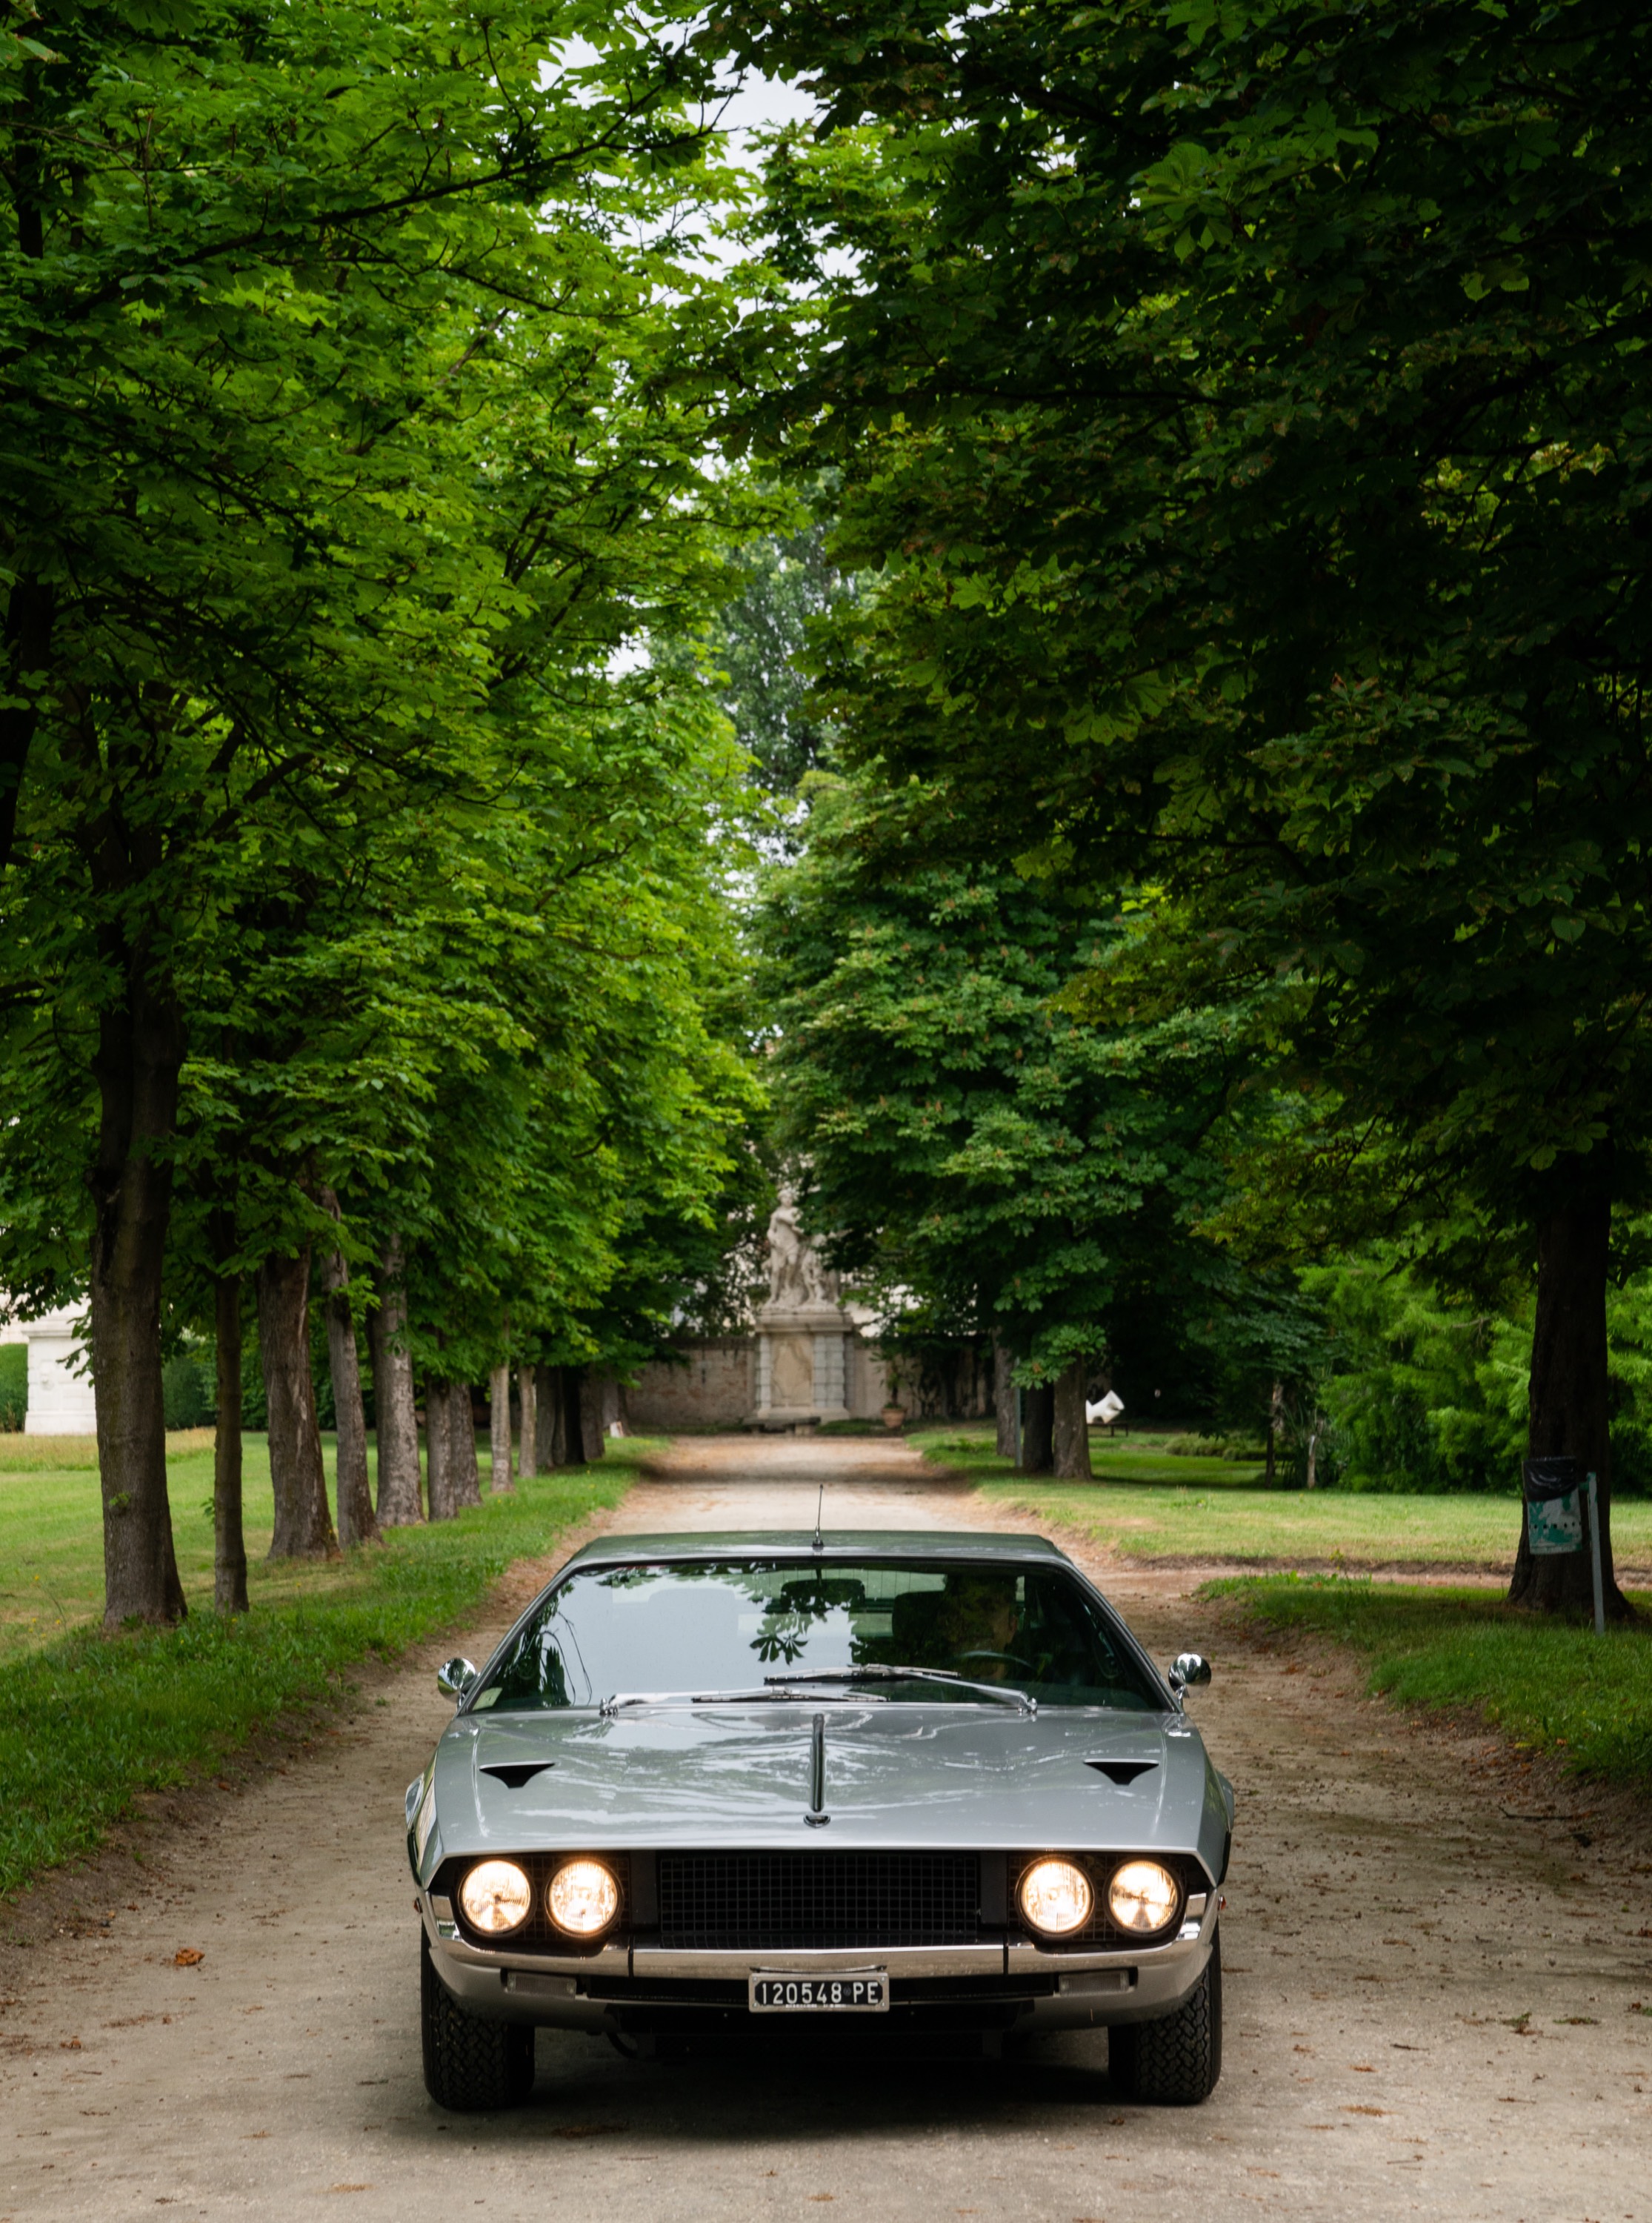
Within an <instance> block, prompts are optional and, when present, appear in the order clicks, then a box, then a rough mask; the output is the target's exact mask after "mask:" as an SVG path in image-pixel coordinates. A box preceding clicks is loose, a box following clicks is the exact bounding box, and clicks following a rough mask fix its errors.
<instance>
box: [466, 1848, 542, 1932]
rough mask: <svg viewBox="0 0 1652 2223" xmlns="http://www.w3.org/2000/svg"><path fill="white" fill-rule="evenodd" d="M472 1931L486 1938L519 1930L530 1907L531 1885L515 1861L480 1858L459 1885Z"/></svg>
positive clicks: (531, 1901)
mask: <svg viewBox="0 0 1652 2223" xmlns="http://www.w3.org/2000/svg"><path fill="white" fill-rule="evenodd" d="M459 1904H460V1905H461V1906H462V1907H463V1909H464V1911H465V1920H466V1921H467V1922H468V1924H470V1926H471V1928H472V1929H473V1930H481V1931H482V1932H483V1933H484V1935H486V1936H489V1937H499V1936H503V1934H504V1933H505V1931H506V1930H520V1929H521V1927H522V1925H523V1924H524V1922H525V1921H526V1920H527V1918H528V1917H529V1915H530V1913H531V1911H532V1910H533V1886H532V1885H531V1883H530V1882H529V1881H528V1879H527V1878H526V1876H524V1874H523V1873H522V1871H521V1869H520V1868H519V1867H518V1866H517V1864H516V1862H515V1861H478V1862H477V1864H476V1866H475V1867H474V1868H472V1869H471V1871H470V1873H469V1874H468V1876H467V1877H466V1878H465V1880H464V1881H463V1882H462V1884H461V1885H460V1886H459Z"/></svg>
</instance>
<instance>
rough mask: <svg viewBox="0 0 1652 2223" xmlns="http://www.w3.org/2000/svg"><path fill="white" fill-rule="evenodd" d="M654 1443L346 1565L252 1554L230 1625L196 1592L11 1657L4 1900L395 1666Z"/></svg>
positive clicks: (404, 1534) (612, 1499)
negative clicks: (132, 1815)
mask: <svg viewBox="0 0 1652 2223" xmlns="http://www.w3.org/2000/svg"><path fill="white" fill-rule="evenodd" d="M655 1449H657V1445H655V1444H653V1443H651V1442H650V1440H649V1439H645V1438H631V1439H626V1440H625V1441H624V1442H620V1443H616V1444H614V1445H611V1446H610V1451H611V1452H612V1453H614V1454H618V1455H617V1456H611V1457H609V1458H605V1459H604V1460H603V1462H602V1464H600V1465H599V1466H596V1467H586V1468H578V1469H574V1470H567V1471H564V1472H562V1473H558V1474H553V1475H543V1476H540V1477H537V1479H535V1480H533V1481H528V1482H523V1483H518V1488H517V1490H516V1492H515V1494H514V1495H513V1496H503V1497H489V1498H487V1500H486V1501H485V1502H483V1504H482V1505H481V1507H480V1508H477V1509H475V1510H474V1511H472V1512H469V1513H465V1514H462V1515H460V1517H459V1518H458V1519H457V1520H456V1521H443V1522H439V1523H437V1525H436V1526H435V1527H420V1528H403V1529H399V1530H397V1531H395V1532H394V1533H393V1535H392V1536H391V1537H390V1539H389V1540H388V1541H387V1542H386V1544H385V1545H384V1546H382V1547H379V1546H367V1547H366V1548H364V1549H361V1550H360V1551H356V1552H351V1553H350V1554H349V1556H348V1558H346V1559H342V1560H335V1561H332V1562H330V1563H327V1564H325V1565H299V1564H297V1563H292V1562H288V1563H286V1564H284V1565H281V1566H280V1567H277V1568H273V1569H272V1568H268V1567H266V1566H263V1565H259V1566H257V1567H256V1568H255V1569H254V1574H253V1579H252V1584H251V1589H252V1598H253V1610H252V1611H251V1613H249V1614H248V1615H244V1616H242V1617H240V1618H237V1619H236V1620H233V1621H224V1620H221V1619H219V1617H218V1616H217V1615H216V1614H214V1613H212V1612H211V1611H210V1609H208V1610H202V1609H200V1607H199V1605H198V1603H195V1602H194V1601H192V1606H193V1609H192V1613H191V1615H190V1618H189V1619H188V1620H187V1621H186V1622H184V1623H183V1625H182V1626H181V1627H179V1628H175V1629H140V1630H136V1631H133V1632H130V1633H129V1634H123V1635H121V1636H118V1637H115V1638H112V1639H111V1638H105V1637H104V1636H102V1635H100V1634H97V1632H96V1630H95V1629H94V1628H88V1627H81V1628H75V1629H73V1630H72V1632H71V1633H70V1634H67V1635H64V1636H60V1637H57V1638H55V1639H53V1640H52V1641H50V1642H47V1643H45V1644H36V1645H35V1646H33V1647H30V1648H28V1649H27V1650H24V1651H22V1652H21V1653H13V1655H12V1656H11V1658H10V1659H9V1660H8V1662H7V1665H6V1670H5V1678H4V1685H3V1697H0V1783H3V1784H4V1785H5V1797H4V1798H3V1800H0V1896H7V1895H9V1894H11V1893H13V1892H16V1891H17V1890H18V1889H19V1888H20V1887H21V1886H22V1885H23V1884H25V1883H26V1882H27V1881H28V1879H29V1878H30V1877H31V1876H33V1875H36V1874H38V1873H40V1872H41V1870H42V1869H45V1868H47V1867H54V1866H57V1865H58V1864H60V1862H62V1861H66V1860H72V1859H73V1858H75V1857H76V1856H78V1855H81V1854H84V1853H87V1852H90V1851H91V1850H93V1849H94V1848H96V1847H97V1844H98V1843H99V1842H101V1841H102V1840H103V1838H104V1836H105V1835H106V1833H107V1831H108V1830H109V1829H110V1826H111V1825H112V1824H113V1823H116V1822H117V1821H119V1820H120V1819H121V1817H122V1816H123V1815H125V1814H127V1813H128V1812H129V1811H130V1810H131V1807H132V1804H133V1800H134V1798H135V1797H136V1795H137V1794H138V1793H140V1792H146V1791H159V1790H164V1789H167V1788H169V1787H171V1786H173V1785H178V1784H181V1783H185V1782H188V1781H191V1780H193V1779H197V1778H198V1777H200V1776H201V1775H204V1774H206V1773H210V1772H211V1771H212V1770H213V1769H214V1768H215V1767H217V1766H222V1764H223V1761H224V1760H225V1759H226V1758H227V1757H228V1755H229V1754H231V1753H232V1752H234V1751H235V1750H236V1748H238V1747H240V1746H242V1745H245V1744H246V1743H248V1741H250V1740H251V1739H252V1738H254V1737H255V1736H257V1735H259V1734H260V1732H261V1731H262V1730H264V1729H267V1728H269V1727H270V1726H271V1724H272V1723H273V1722H277V1721H279V1720H280V1719H281V1718H282V1717H284V1716H286V1717H290V1716H292V1715H293V1714H294V1713H295V1712H298V1711H300V1710H303V1709H305V1708H308V1707H312V1706H315V1705H317V1704H318V1703H323V1702H325V1701H326V1700H328V1699H329V1698H330V1697H333V1696H335V1695H336V1692H337V1691H338V1689H339V1686H340V1682H341V1678H342V1677H343V1676H344V1675H345V1674H346V1672H347V1671H348V1670H349V1668H350V1667H352V1666H355V1665H356V1664H357V1663H358V1662H360V1661H361V1660H362V1659H367V1658H369V1657H376V1658H378V1659H393V1658H395V1657H396V1655H397V1654H398V1653H399V1652H400V1651H401V1650H402V1649H403V1648H404V1647H406V1646H407V1645H410V1644H413V1643H417V1642H418V1640H420V1639H421V1638H422V1637H425V1636H428V1635H430V1634H432V1633H433V1632H434V1631H436V1630H437V1629H439V1628H443V1626H444V1625H445V1624H446V1623H448V1622H452V1621H454V1620H455V1619H457V1618H458V1617H460V1616H461V1615H464V1614H466V1613H468V1612H470V1611H472V1610H474V1609H475V1608H476V1607H477V1606H478V1605H480V1604H481V1602H482V1600H483V1599H484V1598H485V1597H486V1596H487V1593H488V1592H489V1590H491V1589H492V1588H493V1584H495V1583H496V1582H497V1581H498V1580H499V1577H500V1576H501V1575H502V1574H503V1573H504V1572H505V1571H506V1568H507V1567H509V1566H510V1565H512V1562H514V1561H516V1560H518V1559H528V1558H531V1557H534V1556H536V1555H537V1554H540V1553H543V1552H547V1551H549V1550H550V1548H551V1546H552V1545H553V1544H554V1543H555V1541H556V1537H557V1535H558V1533H560V1532H561V1531H562V1530H564V1529H566V1528H568V1527H570V1526H571V1525H572V1524H573V1523H574V1522H575V1521H580V1520H581V1519H583V1518H584V1517H585V1516H586V1515H587V1514H589V1513H590V1512H592V1511H594V1509H595V1508H598V1507H600V1506H610V1505H614V1504H617V1503H618V1502H619V1499H620V1497H621V1496H623V1495H624V1493H625V1489H627V1487H628V1486H629V1484H630V1483H631V1481H632V1480H633V1478H634V1477H635V1472H636V1464H637V1462H638V1459H639V1458H642V1457H644V1455H646V1453H647V1452H650V1451H652V1450H655ZM94 1503H95V1485H94ZM93 1534H94V1538H95V1534H96V1531H95V1530H94V1532H93ZM249 1541H250V1539H249ZM180 1556H181V1554H180Z"/></svg>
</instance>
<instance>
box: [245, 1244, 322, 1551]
mask: <svg viewBox="0 0 1652 2223" xmlns="http://www.w3.org/2000/svg"><path fill="white" fill-rule="evenodd" d="M258 1348H259V1351H260V1353H261V1357H262V1358H263V1362H264V1395H265V1398H266V1401H267V1404H268V1407H269V1452H270V1484H271V1487H272V1489H273V1492H274V1496H275V1533H274V1534H273V1536H272V1537H271V1538H270V1549H269V1556H270V1557H271V1559H331V1558H332V1557H334V1556H335V1555H336V1552H337V1550H338V1540H337V1538H336V1536H335V1535H334V1533H333V1522H332V1515H331V1514H330V1512H329V1510H328V1507H327V1473H326V1469H325V1468H324V1466H323V1464H322V1457H321V1430H320V1428H319V1427H318V1426H317V1424H316V1385H315V1383H314V1382H313V1381H312V1380H311V1373H310V1246H309V1244H305V1247H304V1249H303V1250H300V1251H298V1252H297V1253H296V1254H295V1255H294V1256H291V1257H286V1258H279V1257H272V1258H266V1259H265V1261H264V1263H263V1264H262V1265H261V1267H260V1268H259V1269H258Z"/></svg>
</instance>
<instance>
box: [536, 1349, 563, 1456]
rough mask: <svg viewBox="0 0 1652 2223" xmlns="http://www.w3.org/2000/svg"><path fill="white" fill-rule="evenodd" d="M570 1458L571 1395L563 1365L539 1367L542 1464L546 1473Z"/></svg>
mask: <svg viewBox="0 0 1652 2223" xmlns="http://www.w3.org/2000/svg"><path fill="white" fill-rule="evenodd" d="M567 1458H568V1397H567V1392H566V1390H565V1389H564V1387H563V1383H562V1368H561V1367H560V1366H542V1367H541V1368H540V1370H539V1464H540V1465H541V1467H542V1468H543V1470H544V1471H545V1472H546V1473H547V1474H550V1473H553V1472H554V1471H555V1470H556V1468H557V1467H559V1466H562V1465H563V1464H566V1462H567Z"/></svg>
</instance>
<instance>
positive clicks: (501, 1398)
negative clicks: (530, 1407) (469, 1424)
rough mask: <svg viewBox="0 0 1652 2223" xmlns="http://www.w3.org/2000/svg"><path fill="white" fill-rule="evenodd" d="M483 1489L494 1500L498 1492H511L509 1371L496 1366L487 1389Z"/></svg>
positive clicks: (513, 1484)
mask: <svg viewBox="0 0 1652 2223" xmlns="http://www.w3.org/2000/svg"><path fill="white" fill-rule="evenodd" d="M487 1449H488V1454H489V1457H488V1472H487V1486H488V1488H489V1489H491V1490H492V1491H493V1494H494V1496H498V1495H499V1492H500V1491H501V1490H507V1489H515V1488H516V1484H515V1483H513V1482H512V1479H511V1370H510V1368H509V1367H508V1366H496V1367H495V1368H494V1369H493V1380H492V1382H490V1383H489V1385H488V1401H487Z"/></svg>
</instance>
